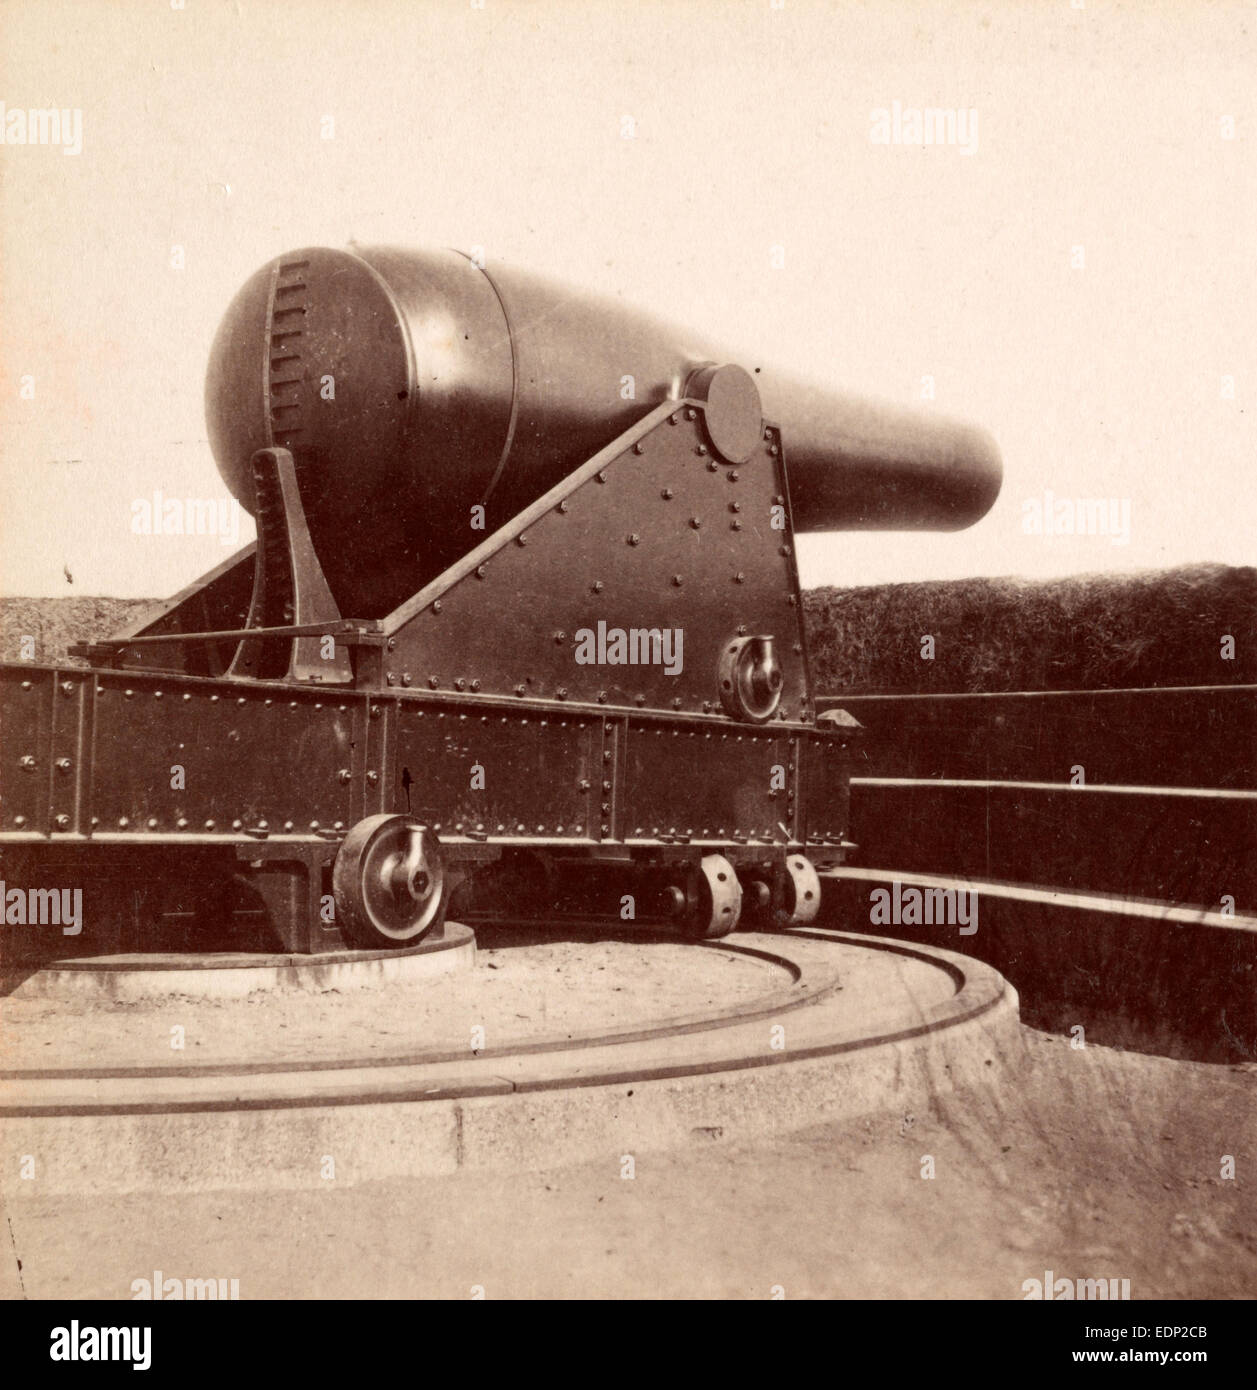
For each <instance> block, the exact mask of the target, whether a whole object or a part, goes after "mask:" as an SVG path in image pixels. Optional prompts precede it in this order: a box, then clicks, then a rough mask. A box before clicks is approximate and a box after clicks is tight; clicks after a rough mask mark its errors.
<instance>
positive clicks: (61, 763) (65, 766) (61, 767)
mask: <svg viewBox="0 0 1257 1390" xmlns="http://www.w3.org/2000/svg"><path fill="white" fill-rule="evenodd" d="M69 770H70V760H69V758H58V759H57V771H58V772H69Z"/></svg>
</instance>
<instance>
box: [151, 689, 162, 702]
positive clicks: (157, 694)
mask: <svg viewBox="0 0 1257 1390" xmlns="http://www.w3.org/2000/svg"><path fill="white" fill-rule="evenodd" d="M153 699H154V700H160V699H161V691H160V690H154V691H153Z"/></svg>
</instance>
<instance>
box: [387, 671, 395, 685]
mask: <svg viewBox="0 0 1257 1390" xmlns="http://www.w3.org/2000/svg"><path fill="white" fill-rule="evenodd" d="M384 681H385V684H386V685H396V684H397V674H396V672H394V671H386V672H385V673H384Z"/></svg>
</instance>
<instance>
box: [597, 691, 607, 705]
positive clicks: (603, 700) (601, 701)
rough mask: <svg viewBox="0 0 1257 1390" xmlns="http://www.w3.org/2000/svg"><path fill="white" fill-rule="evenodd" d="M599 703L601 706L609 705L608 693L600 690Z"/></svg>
mask: <svg viewBox="0 0 1257 1390" xmlns="http://www.w3.org/2000/svg"><path fill="white" fill-rule="evenodd" d="M598 703H599V704H600V705H605V704H606V703H607V692H606V691H605V690H600V691H599V692H598Z"/></svg>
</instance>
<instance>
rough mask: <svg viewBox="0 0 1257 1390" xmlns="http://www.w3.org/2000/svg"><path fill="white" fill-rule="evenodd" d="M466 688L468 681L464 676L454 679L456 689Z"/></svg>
mask: <svg viewBox="0 0 1257 1390" xmlns="http://www.w3.org/2000/svg"><path fill="white" fill-rule="evenodd" d="M466 688H467V682H466V681H465V680H464V679H463V677H462V676H459V677H458V678H457V679H456V680H455V681H454V689H455V690H466Z"/></svg>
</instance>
